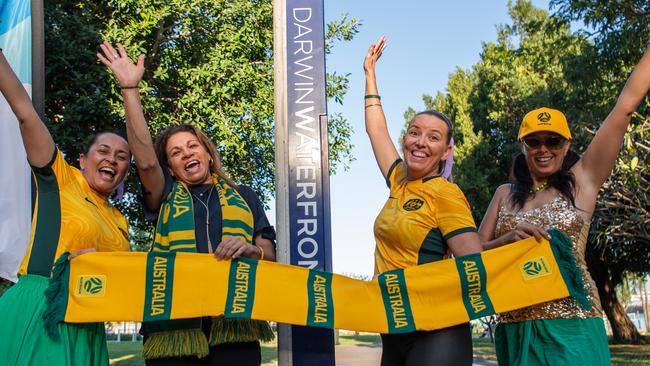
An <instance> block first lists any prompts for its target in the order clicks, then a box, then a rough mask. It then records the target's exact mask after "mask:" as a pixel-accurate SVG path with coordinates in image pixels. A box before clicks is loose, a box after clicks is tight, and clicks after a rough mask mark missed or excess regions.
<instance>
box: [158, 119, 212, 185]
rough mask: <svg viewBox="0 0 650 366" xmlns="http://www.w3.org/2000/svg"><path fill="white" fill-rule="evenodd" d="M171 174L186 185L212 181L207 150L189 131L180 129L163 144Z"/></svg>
mask: <svg viewBox="0 0 650 366" xmlns="http://www.w3.org/2000/svg"><path fill="white" fill-rule="evenodd" d="M165 155H166V157H167V164H169V169H170V170H171V175H172V176H173V177H174V178H176V179H178V180H180V181H181V182H183V183H186V184H188V185H197V184H208V183H211V182H212V174H211V172H210V161H211V160H212V158H211V157H210V154H209V153H208V150H207V149H206V148H205V147H204V146H203V145H202V144H201V142H200V141H199V139H198V138H197V137H196V135H194V134H193V133H191V132H188V131H180V132H176V133H174V134H173V135H171V136H169V139H167V144H166V146H165Z"/></svg>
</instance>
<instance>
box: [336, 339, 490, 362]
mask: <svg viewBox="0 0 650 366" xmlns="http://www.w3.org/2000/svg"><path fill="white" fill-rule="evenodd" d="M380 359H381V345H380V344H346V345H340V346H336V366H378V365H379V361H380ZM474 366H497V363H496V362H495V361H482V360H476V359H475V360H474Z"/></svg>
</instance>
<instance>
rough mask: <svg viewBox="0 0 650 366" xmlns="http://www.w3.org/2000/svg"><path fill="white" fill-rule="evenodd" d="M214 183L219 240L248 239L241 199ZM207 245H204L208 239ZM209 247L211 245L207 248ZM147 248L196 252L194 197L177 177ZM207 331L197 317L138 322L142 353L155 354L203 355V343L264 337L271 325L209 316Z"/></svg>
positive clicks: (249, 221) (249, 222) (249, 224)
mask: <svg viewBox="0 0 650 366" xmlns="http://www.w3.org/2000/svg"><path fill="white" fill-rule="evenodd" d="M213 184H214V189H215V190H216V192H217V194H218V196H219V203H220V205H221V214H222V223H221V227H222V229H221V230H222V235H221V240H224V239H225V238H226V237H228V236H235V237H240V238H242V240H244V241H245V242H246V243H248V244H253V234H254V230H253V225H254V223H253V214H252V213H251V210H250V208H249V207H248V204H247V203H246V201H245V200H244V199H243V198H242V197H241V195H239V193H238V192H237V190H236V189H233V187H231V186H230V185H229V184H228V183H227V182H226V180H224V179H222V178H220V177H218V176H216V175H213ZM208 245H210V244H209V243H208ZM212 249H213V248H212ZM152 251H153V252H190V253H194V252H196V238H195V223H194V202H193V200H192V195H191V193H190V190H189V189H188V187H187V186H186V185H185V184H184V183H182V182H178V181H176V180H175V181H174V183H173V184H172V189H171V192H170V193H169V194H168V195H167V197H166V198H165V200H164V201H163V203H162V205H161V206H160V212H159V214H158V223H157V224H156V235H155V240H154V244H153V247H152ZM211 321H212V324H211V330H210V337H209V339H206V337H205V334H204V333H203V331H202V330H201V322H202V318H193V319H179V320H168V321H152V322H146V319H145V322H144V323H143V328H144V329H145V330H146V333H147V340H146V342H145V343H144V346H143V350H142V353H143V356H144V358H145V359H152V358H161V357H179V356H198V357H205V356H207V355H208V353H209V346H213V345H216V344H222V343H233V342H250V341H259V340H261V341H270V340H273V338H274V335H273V331H272V330H271V327H270V326H269V324H268V323H267V322H265V321H259V320H252V319H227V318H224V317H222V316H220V317H213V318H212V319H211Z"/></svg>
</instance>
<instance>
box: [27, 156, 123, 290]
mask: <svg viewBox="0 0 650 366" xmlns="http://www.w3.org/2000/svg"><path fill="white" fill-rule="evenodd" d="M32 173H33V177H34V180H35V183H36V202H35V205H34V214H33V216H32V230H31V234H30V243H29V246H28V247H27V252H26V253H25V257H23V261H22V263H21V265H20V269H19V270H18V275H23V274H26V273H28V274H37V275H42V276H46V277H49V276H50V271H51V269H52V265H53V263H54V261H55V260H56V258H58V257H59V256H60V255H61V254H62V253H64V252H70V253H73V252H75V251H77V250H80V249H85V248H97V250H99V251H107V252H108V251H128V250H129V238H128V225H127V222H126V219H125V218H124V216H123V215H122V214H121V213H120V212H119V211H118V210H117V209H116V208H114V207H113V206H112V205H111V204H110V203H109V202H108V201H106V200H105V199H104V198H102V197H101V196H99V195H98V194H97V193H95V192H94V191H93V190H92V189H91V188H90V186H89V185H88V182H87V181H86V179H85V178H84V177H83V175H82V174H81V172H80V171H79V170H78V169H77V168H74V167H72V166H70V165H69V164H68V163H67V162H66V161H65V159H64V158H63V156H62V155H61V152H60V151H59V150H58V149H57V150H56V152H55V154H54V157H53V158H52V162H51V163H50V164H48V165H47V166H45V167H43V168H36V167H32Z"/></svg>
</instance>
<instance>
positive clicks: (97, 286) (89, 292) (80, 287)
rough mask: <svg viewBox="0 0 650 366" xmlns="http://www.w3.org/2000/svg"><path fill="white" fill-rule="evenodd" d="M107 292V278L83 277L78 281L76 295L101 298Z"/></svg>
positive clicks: (102, 276) (96, 276) (99, 276)
mask: <svg viewBox="0 0 650 366" xmlns="http://www.w3.org/2000/svg"><path fill="white" fill-rule="evenodd" d="M105 292H106V276H104V275H89V276H86V275H81V276H79V279H78V280H77V286H76V288H75V295H77V296H79V297H100V296H104V295H105Z"/></svg>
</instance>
